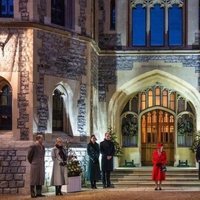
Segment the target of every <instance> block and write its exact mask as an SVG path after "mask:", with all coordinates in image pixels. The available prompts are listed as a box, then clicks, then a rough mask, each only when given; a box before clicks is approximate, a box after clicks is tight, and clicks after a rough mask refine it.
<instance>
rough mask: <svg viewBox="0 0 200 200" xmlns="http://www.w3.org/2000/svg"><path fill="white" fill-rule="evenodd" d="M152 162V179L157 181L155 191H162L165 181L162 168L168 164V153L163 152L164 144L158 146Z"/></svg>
mask: <svg viewBox="0 0 200 200" xmlns="http://www.w3.org/2000/svg"><path fill="white" fill-rule="evenodd" d="M152 162H153V171H152V179H153V180H154V181H155V186H156V187H155V190H161V189H162V188H161V184H162V181H163V180H165V172H164V171H162V169H161V167H162V166H165V165H166V162H167V156H166V152H165V151H163V144H157V149H156V150H154V152H153V156H152Z"/></svg>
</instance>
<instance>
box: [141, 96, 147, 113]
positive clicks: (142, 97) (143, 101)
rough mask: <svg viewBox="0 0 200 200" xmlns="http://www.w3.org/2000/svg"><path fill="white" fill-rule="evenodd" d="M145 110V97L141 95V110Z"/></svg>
mask: <svg viewBox="0 0 200 200" xmlns="http://www.w3.org/2000/svg"><path fill="white" fill-rule="evenodd" d="M145 108H146V95H145V94H144V93H143V94H142V96H141V109H142V110H144V109H145Z"/></svg>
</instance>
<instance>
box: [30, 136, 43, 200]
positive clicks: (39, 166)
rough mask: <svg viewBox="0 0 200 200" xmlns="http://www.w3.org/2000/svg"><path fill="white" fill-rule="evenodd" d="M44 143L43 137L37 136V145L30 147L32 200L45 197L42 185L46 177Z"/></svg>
mask: <svg viewBox="0 0 200 200" xmlns="http://www.w3.org/2000/svg"><path fill="white" fill-rule="evenodd" d="M43 141H44V138H43V136H42V135H37V136H36V142H35V144H33V145H31V146H30V148H29V151H28V156H27V158H28V161H29V163H30V164H31V172H30V189H31V197H32V198H35V197H43V196H45V195H42V185H44V177H45V165H44V156H45V148H44V145H43ZM35 189H36V192H35Z"/></svg>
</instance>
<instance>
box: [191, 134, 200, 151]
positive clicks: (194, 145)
mask: <svg viewBox="0 0 200 200" xmlns="http://www.w3.org/2000/svg"><path fill="white" fill-rule="evenodd" d="M198 145H200V131H197V132H196V133H195V135H194V140H193V143H192V147H191V150H192V151H193V152H194V153H195V152H196V150H197V147H198Z"/></svg>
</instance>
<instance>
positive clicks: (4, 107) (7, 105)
mask: <svg viewBox="0 0 200 200" xmlns="http://www.w3.org/2000/svg"><path fill="white" fill-rule="evenodd" d="M0 130H12V91H11V89H10V87H9V86H8V85H5V86H3V87H2V88H1V90H0Z"/></svg>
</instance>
